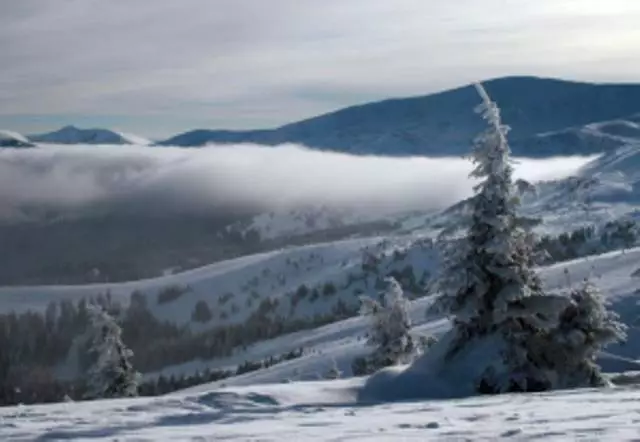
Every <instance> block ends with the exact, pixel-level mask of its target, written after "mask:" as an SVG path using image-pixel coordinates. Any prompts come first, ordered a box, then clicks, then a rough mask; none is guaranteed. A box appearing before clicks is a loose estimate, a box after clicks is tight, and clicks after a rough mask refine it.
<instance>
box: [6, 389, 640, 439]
mask: <svg viewBox="0 0 640 442" xmlns="http://www.w3.org/2000/svg"><path fill="white" fill-rule="evenodd" d="M361 383H362V381H361V380H359V379H356V380H347V381H342V380H337V381H324V382H307V383H292V384H288V385H274V386H265V385H261V386H251V387H235V388H225V389H219V390H215V391H208V392H203V393H197V394H189V393H183V394H179V395H172V396H165V397H159V398H138V399H124V400H122V399H121V400H103V401H94V402H79V403H62V404H55V405H38V406H27V407H25V406H19V407H7V408H1V409H0V432H1V433H2V435H3V438H4V439H6V440H13V441H18V440H22V441H26V440H105V441H106V440H109V441H111V440H137V441H164V440H167V441H168V440H171V441H196V440H197V441H221V440H225V441H250V440H252V441H258V440H259V441H264V442H267V441H274V442H280V441H283V440H291V441H329V440H331V441H336V442H350V441H355V440H363V441H408V440H415V441H429V440H434V441H458V440H473V441H495V440H501V439H510V440H545V441H567V440H599V441H616V442H621V441H631V440H637V439H638V437H639V436H640V426H639V425H638V424H639V419H638V415H639V414H640V403H639V402H638V397H637V396H638V392H637V388H634V387H624V388H616V389H610V390H582V391H562V392H554V393H545V394H520V395H504V396H486V397H474V398H469V399H461V400H450V401H427V402H405V403H394V404H374V405H361V404H357V403H356V400H355V394H354V392H355V391H357V389H358V388H359V386H360V385H361Z"/></svg>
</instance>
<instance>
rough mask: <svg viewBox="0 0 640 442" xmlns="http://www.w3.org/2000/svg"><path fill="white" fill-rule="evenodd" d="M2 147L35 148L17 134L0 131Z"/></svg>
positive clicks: (0, 145)
mask: <svg viewBox="0 0 640 442" xmlns="http://www.w3.org/2000/svg"><path fill="white" fill-rule="evenodd" d="M0 147H33V144H32V143H31V142H30V141H29V140H27V139H26V138H25V137H23V136H22V135H20V134H19V133H17V132H12V131H10V130H0Z"/></svg>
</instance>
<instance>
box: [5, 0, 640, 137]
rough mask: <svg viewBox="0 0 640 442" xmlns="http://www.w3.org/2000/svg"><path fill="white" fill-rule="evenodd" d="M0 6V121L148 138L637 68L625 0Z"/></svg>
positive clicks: (627, 75)
mask: <svg viewBox="0 0 640 442" xmlns="http://www.w3.org/2000/svg"><path fill="white" fill-rule="evenodd" d="M0 8H1V10H0V12H1V13H0V59H1V60H2V64H3V73H2V76H1V77H0V124H2V121H3V120H2V118H3V117H4V118H5V119H7V121H12V122H14V121H17V117H16V116H19V115H27V116H28V115H33V114H38V115H70V116H73V115H95V116H96V119H97V120H99V117H100V116H109V117H113V116H117V117H120V118H121V120H120V121H124V123H122V124H124V125H125V126H126V127H121V129H126V130H131V131H134V132H135V131H141V132H142V135H156V134H158V133H162V134H167V133H170V132H173V131H176V130H178V127H177V126H181V125H184V124H186V123H185V122H186V121H190V120H191V121H194V124H198V125H203V124H205V125H206V126H209V127H216V126H224V127H253V126H260V127H265V126H272V125H276V124H280V123H284V122H288V121H290V120H293V119H297V118H300V117H305V116H310V115H314V114H316V113H319V112H323V111H328V110H331V109H334V108H337V107H340V106H343V105H347V104H354V103H355V102H362V101H367V100H372V99H379V98H385V97H390V96H401V95H413V94H420V93H426V92H430V91H434V90H437V89H441V88H445V87H449V86H456V85H459V84H461V83H466V82H469V81H472V80H476V79H479V78H486V77H491V76H498V75H505V74H521V73H532V74H539V75H550V76H562V77H571V78H582V79H592V80H614V81H615V80H631V79H637V77H638V75H639V74H640V59H638V57H637V56H636V50H637V48H636V44H637V41H638V38H639V36H638V30H637V29H638V26H637V23H638V21H639V20H640V4H639V3H638V2H637V1H633V0H609V1H607V2H602V1H600V0H598V1H594V0H565V1H562V2H558V1H556V0H540V1H536V2H524V1H517V0H485V1H480V0H457V1H455V2H428V1H424V0H393V1H391V0H389V1H382V0H380V1H372V0H350V1H343V0H326V1H317V0H272V1H269V2H261V1H254V0H181V1H179V2H178V1H175V2H160V1H155V0H127V1H123V0H120V1H117V0H114V1H101V0H66V1H55V2H53V1H49V0H20V1H7V2H3V3H2V5H1V6H0ZM613 23H615V26H612V24H613ZM9 117H11V120H9ZM142 117H144V119H142ZM124 118H130V119H129V120H128V121H127V120H125V119H124ZM137 119H138V120H137ZM196 122H197V123H196ZM182 128H185V129H186V128H187V127H182ZM14 129H18V130H22V128H20V127H14Z"/></svg>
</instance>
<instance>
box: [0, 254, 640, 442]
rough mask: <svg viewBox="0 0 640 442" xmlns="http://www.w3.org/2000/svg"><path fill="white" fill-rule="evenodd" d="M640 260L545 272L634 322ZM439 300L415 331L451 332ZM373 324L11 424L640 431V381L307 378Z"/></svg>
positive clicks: (268, 433) (46, 432)
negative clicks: (266, 363) (464, 383)
mask: <svg viewBox="0 0 640 442" xmlns="http://www.w3.org/2000/svg"><path fill="white" fill-rule="evenodd" d="M639 263H640V249H634V250H630V251H627V252H626V253H621V252H620V253H610V254H606V255H602V256H598V257H592V258H589V259H582V260H577V261H572V262H569V263H564V264H560V265H556V266H552V267H550V268H547V269H544V270H543V276H544V280H545V284H546V285H547V287H549V288H550V289H557V288H563V287H566V285H567V284H569V283H571V282H577V281H579V280H580V279H581V278H582V277H584V276H585V275H589V274H590V275H591V276H592V277H593V278H594V280H595V281H596V282H597V284H598V285H599V286H600V287H601V288H602V289H603V290H605V293H608V294H609V295H610V299H611V301H612V302H613V303H614V308H615V309H616V310H617V311H618V312H620V313H622V314H623V315H624V319H625V320H626V321H627V322H631V319H632V318H634V316H636V315H637V313H638V312H639V308H638V304H637V301H638V298H637V295H636V294H635V291H636V288H637V282H636V281H637V278H636V277H634V276H632V274H633V273H634V272H635V271H636V270H637V268H638V266H639V265H640V264H639ZM565 269H567V271H565ZM427 303H428V300H420V301H417V302H414V304H413V308H412V313H413V315H412V316H413V318H414V319H415V320H418V321H420V320H419V318H420V317H422V318H423V319H421V321H422V324H420V325H418V327H417V328H416V330H415V331H419V332H422V333H434V334H439V333H442V332H443V331H444V330H446V327H447V325H446V322H445V321H442V320H427V319H424V315H423V312H424V308H425V307H426V304H427ZM365 325H366V324H365V323H364V319H362V318H354V319H349V320H347V321H343V322H341V323H336V324H332V325H329V326H326V327H323V328H322V329H318V330H317V331H313V332H310V333H298V334H295V335H291V336H288V337H282V338H279V340H274V341H272V342H271V343H270V344H271V346H270V349H269V350H270V351H271V352H279V351H283V350H284V349H286V348H288V347H289V346H296V345H302V344H303V343H304V345H307V346H308V347H309V348H313V349H314V350H315V351H310V352H308V354H306V355H304V356H303V357H302V358H300V359H296V360H293V361H289V362H284V363H281V364H278V365H275V366H273V367H270V368H269V369H265V370H261V371H257V372H254V373H249V374H246V375H243V376H239V377H235V378H231V379H227V380H225V381H223V382H218V383H213V384H209V385H202V386H198V387H194V388H192V389H189V390H185V391H182V392H176V393H173V394H170V395H168V396H164V397H157V398H137V399H120V400H104V401H95V402H81V403H72V402H69V403H62V404H55V405H37V406H18V407H6V408H2V409H0V431H1V433H2V436H3V438H5V439H7V440H36V439H38V440H40V439H42V440H45V439H46V440H63V439H74V440H81V439H82V440H113V439H114V438H117V439H129V438H132V439H136V440H230V441H233V440H238V441H244V440H258V439H259V440H264V441H281V440H283V439H286V438H291V439H292V440H322V441H324V440H336V441H351V440H354V439H358V438H360V439H362V440H372V441H375V440H389V441H391V440H393V441H395V440H421V441H422V440H467V439H469V440H487V441H492V440H497V439H500V438H511V439H514V440H537V439H544V440H559V441H564V440H576V439H586V440H610V441H623V440H637V439H638V437H640V430H639V428H640V427H639V426H638V424H639V422H638V418H637V415H638V414H639V413H640V405H637V404H638V400H637V391H638V390H637V385H631V386H627V387H618V388H610V389H602V390H588V389H585V390H569V391H558V392H552V393H542V394H512V395H501V396H487V397H472V398H467V399H456V400H445V401H443V400H439V401H414V402H398V403H383V404H360V403H358V401H357V398H358V392H359V391H360V389H361V388H362V386H363V384H364V381H365V379H364V378H351V379H344V380H332V381H315V382H302V381H300V380H301V379H302V380H304V379H313V376H317V375H318V374H320V375H321V374H322V373H323V370H325V369H326V367H328V366H329V364H330V361H331V360H333V359H336V360H337V361H339V363H340V365H341V368H343V366H344V362H346V361H348V360H349V358H352V357H353V356H355V355H357V354H359V353H362V352H364V351H366V349H365V348H364V347H363V344H362V342H359V341H358V340H357V335H358V334H360V333H362V332H363V331H364V327H365ZM639 344H640V339H639V336H638V330H637V329H636V328H632V329H631V335H630V339H629V342H628V343H627V344H626V345H625V346H621V347H619V348H615V349H612V351H615V352H616V353H618V354H623V355H626V356H627V357H628V358H629V359H631V358H634V357H635V358H637V357H638V356H639V355H640V352H639V350H640V345H639ZM266 345H268V343H267V342H264V343H261V344H258V345H257V346H254V347H251V348H249V349H248V350H247V354H246V355H248V354H253V355H258V354H259V353H258V352H259V351H260V348H261V350H262V351H266V350H267V349H266V348H265V346H266ZM344 371H345V374H346V375H347V376H348V375H349V373H348V371H347V370H344ZM289 381H293V382H289ZM283 382H286V383H283ZM223 384H224V385H223ZM269 384H271V385H269Z"/></svg>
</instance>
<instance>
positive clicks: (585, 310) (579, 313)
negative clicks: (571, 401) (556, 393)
mask: <svg viewBox="0 0 640 442" xmlns="http://www.w3.org/2000/svg"><path fill="white" fill-rule="evenodd" d="M569 297H570V299H571V304H570V305H569V306H567V307H566V308H565V309H564V310H563V311H562V312H561V313H560V316H559V319H558V325H557V326H556V327H555V328H554V329H552V330H551V331H550V332H549V333H548V334H545V335H541V336H540V337H539V338H538V339H537V343H538V349H537V350H536V351H535V352H534V354H536V355H540V356H541V357H542V361H541V365H543V366H548V367H551V368H552V371H551V374H552V375H553V376H555V378H554V379H553V384H554V387H555V388H576V387H599V386H603V385H606V381H605V379H604V378H603V376H602V375H601V372H600V368H599V367H598V366H597V365H596V363H595V359H596V355H597V353H598V352H599V351H600V350H602V349H603V348H604V347H606V346H607V345H609V344H611V343H614V342H621V341H623V340H624V339H625V338H626V330H627V327H626V325H624V324H623V323H622V322H620V317H619V316H618V314H616V313H615V312H612V311H610V310H608V309H607V305H606V303H605V300H604V298H603V296H602V295H601V293H600V291H599V290H598V288H597V287H596V286H595V285H594V284H592V283H591V282H590V281H588V280H586V281H585V282H584V284H583V285H582V286H581V287H579V288H577V289H573V290H572V291H571V293H570V296H569Z"/></svg>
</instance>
